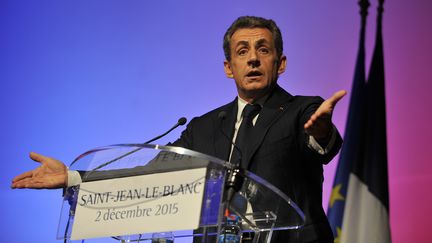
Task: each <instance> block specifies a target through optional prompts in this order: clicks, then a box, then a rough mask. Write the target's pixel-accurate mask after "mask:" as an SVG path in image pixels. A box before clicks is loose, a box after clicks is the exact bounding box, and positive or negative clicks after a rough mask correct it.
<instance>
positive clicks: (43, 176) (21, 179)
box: [11, 152, 67, 189]
mask: <svg viewBox="0 0 432 243" xmlns="http://www.w3.org/2000/svg"><path fill="white" fill-rule="evenodd" d="M30 158H31V159H32V160H34V161H36V162H38V163H40V164H41V165H40V166H39V167H37V168H36V169H34V170H31V171H27V172H25V173H22V174H21V175H18V176H16V177H15V178H14V179H13V180H12V185H11V187H12V188H33V189H54V188H63V187H66V185H67V167H66V166H65V165H64V164H63V163H62V162H61V161H59V160H56V159H53V158H49V157H46V156H43V155H40V154H37V153H34V152H31V153H30Z"/></svg>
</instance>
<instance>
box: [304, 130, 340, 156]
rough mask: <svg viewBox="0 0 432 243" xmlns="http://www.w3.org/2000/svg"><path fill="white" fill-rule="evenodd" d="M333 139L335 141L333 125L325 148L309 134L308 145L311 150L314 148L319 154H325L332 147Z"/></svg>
mask: <svg viewBox="0 0 432 243" xmlns="http://www.w3.org/2000/svg"><path fill="white" fill-rule="evenodd" d="M335 141H336V128H335V127H334V125H333V127H332V132H331V137H330V141H329V142H328V144H327V146H326V147H325V148H323V147H321V145H320V144H319V143H318V142H317V140H316V139H315V138H314V137H312V136H309V141H308V147H309V148H310V149H312V150H315V151H316V152H317V153H319V154H321V155H325V154H327V153H328V152H329V151H330V150H331V149H332V148H333V145H334V143H335Z"/></svg>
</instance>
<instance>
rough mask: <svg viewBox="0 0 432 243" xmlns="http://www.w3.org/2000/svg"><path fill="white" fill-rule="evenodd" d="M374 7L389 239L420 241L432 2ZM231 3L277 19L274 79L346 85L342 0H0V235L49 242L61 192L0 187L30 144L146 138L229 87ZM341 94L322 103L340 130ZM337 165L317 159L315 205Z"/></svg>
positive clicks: (332, 87) (426, 183)
mask: <svg viewBox="0 0 432 243" xmlns="http://www.w3.org/2000/svg"><path fill="white" fill-rule="evenodd" d="M371 2H372V7H371V8H370V16H369V22H368V31H367V50H368V55H367V56H368V64H369V60H370V56H371V55H370V53H371V52H372V49H373V38H374V34H375V15H376V10H375V8H376V1H371ZM385 9H386V10H385V13H384V48H385V62H386V81H387V82H386V92H387V97H386V99H387V132H388V150H389V151H388V154H389V175H390V203H391V205H390V217H391V226H392V237H393V242H395V243H402V242H432V233H431V231H430V230H429V227H428V226H429V219H430V217H431V216H432V206H431V205H432V196H431V195H430V193H427V192H428V191H430V189H427V188H430V185H432V165H431V163H430V162H431V159H430V157H431V152H430V149H428V144H429V143H428V140H430V138H431V135H432V134H431V131H430V129H429V126H428V125H429V123H430V119H431V115H430V114H429V112H428V110H430V103H431V102H430V101H429V99H428V95H429V94H430V91H431V88H432V84H431V82H429V79H430V77H432V69H431V68H430V64H431V63H432V60H431V59H432V51H431V49H432V47H431V44H430V43H432V29H431V28H430V23H431V22H432V19H431V14H430V13H431V12H432V4H431V3H430V1H428V0H417V1H415V2H408V1H403V0H393V1H387V2H386V5H385ZM240 15H259V16H263V17H267V18H272V19H274V20H275V21H276V22H277V23H278V24H279V25H280V27H281V30H282V32H283V36H284V41H285V53H286V55H287V56H288V70H287V72H286V73H285V74H284V75H282V76H281V78H280V81H279V83H280V84H281V86H283V87H285V88H286V89H287V90H289V91H290V92H291V93H293V94H306V95H321V96H323V97H329V96H330V95H331V94H332V93H333V92H334V91H336V90H339V89H346V90H350V89H351V82H352V76H353V69H354V60H355V55H356V52H357V43H358V32H359V15H358V6H357V1H354V0H352V1H342V0H338V1H325V2H324V1H314V2H312V1H282V0H280V1H266V2H265V3H259V2H256V3H252V2H251V1H235V2H234V1H228V0H226V1H225V0H224V1H221V0H219V1H215V2H213V3H209V2H208V1H181V2H180V1H167V0H163V1H73V3H72V2H70V1H12V0H10V1H9V0H3V1H0V87H1V91H2V95H1V96H0V108H1V111H2V114H3V115H2V119H1V134H2V140H1V154H0V160H1V163H2V167H3V168H2V170H1V177H0V183H1V188H0V190H1V194H0V200H1V207H0V220H1V223H2V224H1V225H2V226H1V229H0V240H1V241H6V240H9V241H10V242H58V241H56V240H55V235H56V229H57V222H58V214H59V212H60V206H61V198H60V195H61V192H60V191H32V190H25V191H20V190H10V189H9V185H10V180H11V178H12V177H13V176H14V175H16V174H18V173H21V172H22V171H25V170H30V169H32V168H34V166H35V164H34V163H33V162H31V161H30V160H29V159H28V158H27V154H28V152H30V151H38V152H40V153H42V154H47V155H50V156H52V157H56V158H59V159H61V160H63V161H72V159H73V158H74V157H75V156H77V155H78V154H80V153H81V152H83V151H85V150H87V149H90V148H93V147H96V146H102V145H108V144H114V143H123V142H125V143H127V142H131V143H132V142H140V141H143V140H146V139H147V138H150V137H153V136H155V135H157V134H159V133H160V132H162V131H164V130H165V129H166V128H168V127H170V126H171V125H172V124H173V123H175V121H176V120H177V119H178V117H180V116H186V117H188V118H189V119H190V118H192V117H193V116H197V115H200V114H202V113H204V112H206V111H208V110H210V109H212V108H215V107H217V106H219V105H221V104H224V103H226V102H228V101H230V100H232V99H233V98H234V96H235V87H234V84H233V81H232V80H229V79H227V78H226V77H225V76H224V73H223V67H222V63H223V52H222V48H221V46H222V36H223V34H224V32H225V30H226V28H227V27H228V26H229V24H230V23H231V22H232V21H233V20H234V19H235V18H236V17H238V16H240ZM215 91H217V92H215ZM197 100H198V101H199V102H197ZM348 100H349V99H348V98H345V99H344V100H342V101H341V102H340V104H339V105H338V107H337V110H336V111H335V114H334V120H335V123H336V125H337V127H338V128H339V129H340V131H341V132H342V133H343V132H344V127H345V120H346V115H347V109H348V107H347V105H348ZM428 107H429V108H428ZM179 133H180V131H176V132H175V133H174V134H173V135H171V136H169V137H168V138H165V139H163V140H162V141H160V143H162V144H163V143H166V142H168V141H172V140H174V139H175V138H176V137H177V136H178V135H179ZM336 164H337V160H334V161H333V163H331V164H330V165H329V166H327V167H326V170H325V176H326V180H325V184H324V207H325V208H326V207H327V202H328V197H329V192H330V189H331V185H332V181H333V176H334V172H335V171H334V170H335V168H336ZM29 237H34V238H35V240H31V241H30V240H29V239H28V238H29Z"/></svg>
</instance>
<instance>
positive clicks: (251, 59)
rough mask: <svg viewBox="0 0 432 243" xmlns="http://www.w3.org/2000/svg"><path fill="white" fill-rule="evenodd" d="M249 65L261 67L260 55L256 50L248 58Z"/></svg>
mask: <svg viewBox="0 0 432 243" xmlns="http://www.w3.org/2000/svg"><path fill="white" fill-rule="evenodd" d="M247 63H248V65H249V66H252V67H259V65H260V60H259V58H258V55H257V54H256V53H255V52H250V55H249V59H248V62H247Z"/></svg>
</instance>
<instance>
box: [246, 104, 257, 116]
mask: <svg viewBox="0 0 432 243" xmlns="http://www.w3.org/2000/svg"><path fill="white" fill-rule="evenodd" d="M260 110H261V106H260V105H257V104H255V105H251V104H247V105H246V106H245V108H244V109H243V117H244V118H253V117H254V116H256V114H258V113H259V112H260Z"/></svg>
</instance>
